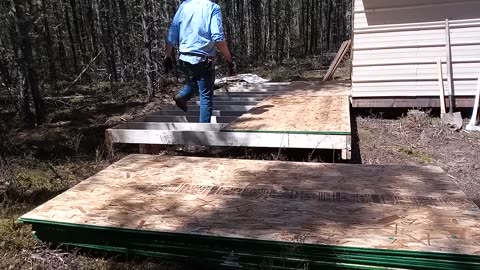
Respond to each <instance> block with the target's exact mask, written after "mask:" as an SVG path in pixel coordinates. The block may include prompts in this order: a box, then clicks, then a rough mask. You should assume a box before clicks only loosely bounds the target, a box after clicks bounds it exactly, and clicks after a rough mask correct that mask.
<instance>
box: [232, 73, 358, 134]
mask: <svg viewBox="0 0 480 270" xmlns="http://www.w3.org/2000/svg"><path fill="white" fill-rule="evenodd" d="M349 89H350V88H349V86H348V85H347V84H344V83H337V84H321V83H307V82H296V83H292V84H291V85H289V86H287V87H286V88H285V90H284V91H283V92H281V93H278V94H275V95H272V96H271V97H268V98H267V99H265V100H264V101H263V102H260V103H259V104H258V105H257V106H255V107H254V108H253V109H251V110H250V111H249V112H248V113H246V114H244V115H242V116H240V117H239V118H237V119H236V120H235V121H233V122H232V123H230V124H229V125H228V126H227V127H226V128H225V130H226V131H237V132H239V131H244V132H276V133H305V134H312V133H314V134H350V132H351V128H350V103H349V102H350V101H349V97H348V91H349Z"/></svg>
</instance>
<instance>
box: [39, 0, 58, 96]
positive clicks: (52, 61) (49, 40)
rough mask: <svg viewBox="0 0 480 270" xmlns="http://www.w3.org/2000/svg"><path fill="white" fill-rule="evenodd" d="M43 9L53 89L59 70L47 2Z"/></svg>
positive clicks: (46, 49) (44, 31)
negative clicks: (56, 63)
mask: <svg viewBox="0 0 480 270" xmlns="http://www.w3.org/2000/svg"><path fill="white" fill-rule="evenodd" d="M42 9H43V28H44V30H43V33H44V36H45V42H44V44H45V52H46V53H47V59H48V71H49V75H50V87H52V88H53V89H56V88H57V70H56V67H55V56H54V54H53V49H54V47H53V42H52V35H51V33H50V23H49V21H48V16H47V10H48V8H47V5H46V2H45V0H42Z"/></svg>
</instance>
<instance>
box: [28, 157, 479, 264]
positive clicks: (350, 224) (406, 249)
mask: <svg viewBox="0 0 480 270" xmlns="http://www.w3.org/2000/svg"><path fill="white" fill-rule="evenodd" d="M21 220H22V221H23V222H27V223H31V224H33V225H34V229H35V230H36V231H37V236H38V237H39V238H42V239H45V240H47V241H53V242H61V243H72V244H74V245H77V246H83V247H93V248H101V249H107V250H114V251H124V252H127V251H128V252H134V251H135V252H139V253H140V254H147V255H152V254H153V255H155V254H156V255H161V254H164V253H168V254H170V255H172V256H173V255H179V254H183V255H185V256H187V255H188V254H190V255H192V253H195V252H196V253H197V255H198V256H200V254H202V252H208V254H204V256H205V257H204V259H205V260H208V259H209V258H210V259H212V258H217V259H218V254H221V256H220V258H222V256H223V257H225V256H227V257H228V255H229V253H233V254H235V256H234V257H235V258H236V260H238V262H239V263H240V264H241V263H245V265H248V264H249V263H252V260H253V259H254V258H255V264H256V263H259V262H258V261H257V260H260V261H262V260H266V259H271V260H273V261H275V264H276V265H277V264H278V263H279V261H278V260H277V259H278V258H283V259H282V260H283V261H284V262H289V263H292V262H294V261H295V260H297V263H300V262H302V263H312V264H311V265H315V264H314V263H315V262H317V263H321V262H322V263H326V262H330V263H331V262H335V263H340V264H343V263H356V264H359V265H364V266H365V265H370V266H371V265H379V264H380V266H386V267H394V266H398V267H401V266H403V268H407V267H405V266H407V265H408V264H409V263H413V262H415V263H421V264H424V265H430V266H432V267H433V266H435V265H437V266H438V265H443V266H448V267H450V268H455V267H453V266H458V265H460V264H465V266H468V267H469V268H468V267H467V268H468V269H473V268H474V267H479V266H480V265H479V264H478V262H479V261H480V260H479V259H478V258H477V257H476V255H478V254H480V225H479V221H480V210H479V209H478V208H477V206H476V205H475V204H474V203H472V202H471V201H470V200H468V199H467V198H466V196H465V194H464V193H463V192H462V191H460V190H459V189H458V187H457V186H456V185H455V184H454V183H453V182H452V181H451V179H450V178H449V177H447V176H446V175H445V173H444V172H443V171H442V170H441V169H440V168H437V167H404V166H362V165H326V164H318V163H288V162H268V161H251V160H230V159H208V158H192V157H162V156H146V155H132V156H129V157H127V158H125V159H123V160H121V161H119V162H117V163H116V164H114V165H112V166H111V167H109V168H107V169H106V170H104V171H102V172H100V173H98V174H97V175H95V176H93V177H91V178H90V179H88V180H86V181H84V182H82V183H81V184H79V185H77V186H76V187H74V188H72V189H71V190H69V191H67V192H65V193H64V194H62V195H60V196H58V197H57V198H55V199H53V200H51V201H49V202H47V203H45V204H44V205H42V206H40V207H38V208H37V209H35V210H33V211H32V212H30V213H28V214H26V215H24V216H23V217H22V218H21ZM258 249H261V251H260V250H258ZM255 250H256V251H255ZM282 250H283V251H282ZM148 252H150V253H148ZM425 252H426V253H425ZM187 253H188V254H187ZM183 255H182V256H183ZM190 255H189V256H190ZM192 256H193V255H192ZM432 258H435V259H432ZM223 260H225V258H224V259H223ZM282 260H280V261H282ZM472 267H473V268H472ZM467 268H464V269H467ZM417 269H419V268H417ZM420 269H427V268H420ZM428 269H431V268H428Z"/></svg>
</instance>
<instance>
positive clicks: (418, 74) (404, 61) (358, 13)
mask: <svg viewBox="0 0 480 270" xmlns="http://www.w3.org/2000/svg"><path fill="white" fill-rule="evenodd" d="M446 18H448V19H449V20H450V28H451V29H450V31H451V43H452V58H453V74H454V85H455V94H456V95H458V96H470V95H472V96H473V95H474V93H475V89H476V80H477V79H478V76H479V74H480V0H469V1H462V0H401V1H399V0H355V17H354V26H355V27H354V44H353V50H354V52H353V74H352V84H353V87H352V96H353V97H402V96H404V97H407V96H409V97H411V96H438V83H437V67H436V59H438V58H441V59H442V61H443V62H444V64H443V69H444V78H445V80H446V78H447V76H446V73H447V68H446V64H445V61H446V48H445V44H446V42H445V23H444V20H445V19H446ZM446 85H447V84H446V83H445V86H446Z"/></svg>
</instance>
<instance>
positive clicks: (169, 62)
mask: <svg viewBox="0 0 480 270" xmlns="http://www.w3.org/2000/svg"><path fill="white" fill-rule="evenodd" d="M179 10H180V9H179ZM178 14H179V11H177V13H176V14H175V17H174V18H173V21H172V24H171V25H170V29H169V30H168V34H167V39H166V41H165V58H164V60H163V65H164V66H165V70H166V72H167V73H169V72H170V70H172V69H173V65H174V64H175V63H174V62H175V57H174V51H175V50H174V48H175V45H176V44H178V43H179V37H180V28H179V20H178V16H179V15H178Z"/></svg>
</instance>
